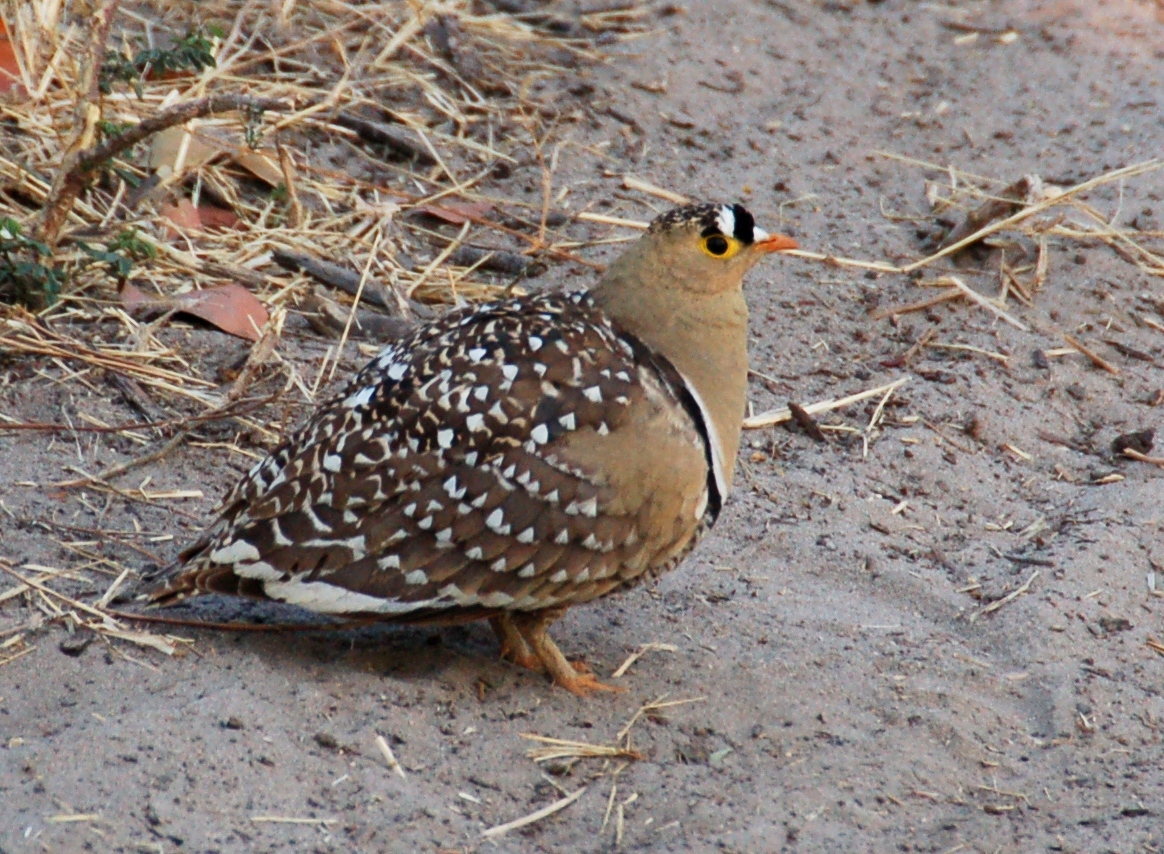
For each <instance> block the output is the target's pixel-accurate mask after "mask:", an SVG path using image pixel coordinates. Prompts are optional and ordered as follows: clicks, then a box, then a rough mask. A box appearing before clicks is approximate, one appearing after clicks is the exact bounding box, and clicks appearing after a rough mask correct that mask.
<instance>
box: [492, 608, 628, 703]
mask: <svg viewBox="0 0 1164 854" xmlns="http://www.w3.org/2000/svg"><path fill="white" fill-rule="evenodd" d="M565 610H566V609H565V608H546V609H545V610H542V611H532V612H529V613H513V614H512V618H511V619H512V621H513V622H512V625H513V628H514V629H515V630H516V631H517V632H518V634H520V635H521V638H522V640H523V641H524V642H525V644H527V646H528V648H529V649H531V650H533V653H534V655H535V656H537V658H538V659H539V660H540V661H541V663H542V665H543V666H544V667H545V670H546V672H547V673H548V674H549V675H550V678H551V679H553V680H554V684H555V685H560V686H561V687H563V688H565V689H566V690H567V691H569V692H570V693H571V694H577V695H578V696H579V697H585V696H586V695H587V694H589V693H590V692H592V691H625V690H626V688H623V687H621V686H618V685H607V684H606V683H604V682H599V681H598V679H596V678H595V676H594V674H593V673H591V672H590V671H589V668H586V667H584V666H583V667H581V668H579V667H577V666H576V665H573V664H571V663H570V662H569V661H567V660H566V656H564V655H562V651H561V650H560V649H558V645H557V644H555V643H554V641H553V638H551V637H550V635H549V633H548V632H547V631H546V630H547V629H548V628H549V626H550V623H552V622H554V620H556V619H558V617H560V616H562V614H563V613H565ZM506 616H509V615H506Z"/></svg>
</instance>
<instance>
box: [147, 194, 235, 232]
mask: <svg viewBox="0 0 1164 854" xmlns="http://www.w3.org/2000/svg"><path fill="white" fill-rule="evenodd" d="M159 213H161V215H162V216H164V217H165V218H166V219H168V220H169V221H170V223H172V224H173V225H174V226H177V228H169V229H168V231H169V232H170V236H171V237H172V236H174V235H175V234H177V233H178V230H182V231H204V230H207V229H219V230H222V229H227V228H234V226H236V225H238V217H237V216H236V215H235V213H234V211H232V210H229V209H227V208H220V207H219V206H218V205H212V204H210V203H208V202H203V203H202V204H200V205H198V206H197V207H195V206H194V203H193V202H192V201H190V200H189V199H179V200H178V201H176V202H173V203H171V204H165V205H162V207H161V208H160V210H159Z"/></svg>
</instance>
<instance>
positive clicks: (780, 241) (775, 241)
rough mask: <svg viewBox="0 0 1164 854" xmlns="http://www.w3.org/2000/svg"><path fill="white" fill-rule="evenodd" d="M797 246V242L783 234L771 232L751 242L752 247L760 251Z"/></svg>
mask: <svg viewBox="0 0 1164 854" xmlns="http://www.w3.org/2000/svg"><path fill="white" fill-rule="evenodd" d="M799 246H800V244H799V243H797V242H796V241H795V240H793V239H792V238H791V237H786V236H785V235H783V234H771V235H769V236H767V237H765V238H763V239H761V240H757V241H756V242H755V243H753V244H752V248H753V249H758V250H760V251H761V252H783V251H785V250H786V249H796V248H798V247H799Z"/></svg>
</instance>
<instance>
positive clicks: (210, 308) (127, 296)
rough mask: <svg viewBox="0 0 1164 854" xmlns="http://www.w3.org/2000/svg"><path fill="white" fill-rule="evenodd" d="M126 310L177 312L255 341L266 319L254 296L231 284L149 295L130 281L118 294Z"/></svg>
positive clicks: (265, 310)
mask: <svg viewBox="0 0 1164 854" xmlns="http://www.w3.org/2000/svg"><path fill="white" fill-rule="evenodd" d="M118 295H119V296H120V297H121V304H122V305H124V306H125V308H126V310H128V311H129V312H131V313H133V312H139V311H140V312H143V313H144V312H148V311H171V310H173V311H179V312H181V313H182V314H190V315H193V316H194V317H197V318H199V319H200V320H205V321H206V322H207V323H209V324H212V325H214V326H217V327H218V328H219V329H221V330H222V331H223V332H227V333H229V334H231V335H237V336H238V337H239V338H246V339H247V340H248V341H258V340H259V331H260V330H261V329H262V328H263V324H265V323H266V322H267V317H268V314H267V309H266V307H265V306H264V305H263V304H262V303H261V302H259V301H258V300H257V299H256V298H255V295H254V294H252V293H251V292H250V291H248V290H247V289H246V288H244V287H243V286H242V285H237V284H234V283H231V284H227V285H221V286H219V287H216V288H206V289H204V290H201V291H186V292H185V293H182V294H174V295H172V296H151V295H150V294H147V293H144V292H143V291H142V290H141V289H140V288H138V287H137V286H136V285H134V284H133V283H131V282H126V283H125V284H124V285H122V287H121V291H120V293H119V294H118Z"/></svg>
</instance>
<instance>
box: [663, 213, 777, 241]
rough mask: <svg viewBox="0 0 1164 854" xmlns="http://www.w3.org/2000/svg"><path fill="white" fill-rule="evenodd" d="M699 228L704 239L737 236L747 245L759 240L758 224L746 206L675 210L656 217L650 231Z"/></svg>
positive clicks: (737, 238) (736, 237)
mask: <svg viewBox="0 0 1164 854" xmlns="http://www.w3.org/2000/svg"><path fill="white" fill-rule="evenodd" d="M683 226H696V227H697V228H698V229H699V235H700V236H701V237H712V236H713V235H716V234H722V235H723V236H725V237H734V238H735V239H736V240H738V241H740V243H743V244H744V245H745V246H747V245H749V244H751V243H752V242H754V241H755V239H756V235H755V227H756V221H755V220H754V219H753V218H752V215H751V214H750V213H748V210H747V208H745V207H744V206H743V205H740V204H735V205H720V204H709V203H702V204H694V205H683V206H682V207H678V208H673V209H672V210H669V211H667V212H666V213H663V214H660V215H659V216H657V217H655V219H654V221H653V222H652V223H651V227H650V230H651V231H653V232H655V231H666V230H669V229H673V228H681V227H683Z"/></svg>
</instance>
